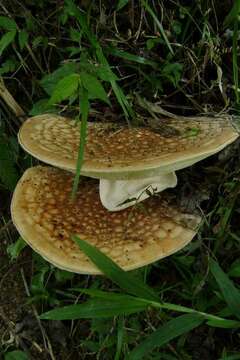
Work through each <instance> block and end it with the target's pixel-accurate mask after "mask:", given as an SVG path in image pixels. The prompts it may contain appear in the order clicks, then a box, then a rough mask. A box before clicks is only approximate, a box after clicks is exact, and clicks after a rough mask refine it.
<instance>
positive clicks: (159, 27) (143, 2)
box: [141, 0, 174, 55]
mask: <svg viewBox="0 0 240 360" xmlns="http://www.w3.org/2000/svg"><path fill="white" fill-rule="evenodd" d="M141 3H142V4H143V6H144V7H145V9H146V10H147V12H148V13H149V14H150V15H151V17H152V18H153V20H154V21H155V23H156V25H157V27H158V29H159V31H160V33H161V35H162V37H163V39H164V41H165V43H166V45H167V47H168V49H169V51H170V52H171V54H172V55H174V52H173V48H172V46H171V44H170V42H169V40H168V38H167V35H166V33H165V31H164V29H163V26H162V24H161V23H160V21H159V20H158V18H157V16H156V14H155V13H154V11H153V10H152V9H151V7H150V6H149V5H148V3H147V1H145V0H141Z"/></svg>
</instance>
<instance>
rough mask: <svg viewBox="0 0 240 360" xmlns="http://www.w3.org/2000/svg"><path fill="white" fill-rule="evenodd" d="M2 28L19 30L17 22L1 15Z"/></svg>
mask: <svg viewBox="0 0 240 360" xmlns="http://www.w3.org/2000/svg"><path fill="white" fill-rule="evenodd" d="M0 28H2V29H4V30H7V31H13V30H17V24H16V23H15V21H14V20H12V19H10V18H8V17H6V16H0Z"/></svg>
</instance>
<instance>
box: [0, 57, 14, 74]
mask: <svg viewBox="0 0 240 360" xmlns="http://www.w3.org/2000/svg"><path fill="white" fill-rule="evenodd" d="M16 67H17V62H16V61H15V60H12V59H8V60H6V61H5V62H4V63H3V64H2V65H1V67H0V75H4V74H7V73H8V72H13V71H14V70H15V69H16Z"/></svg>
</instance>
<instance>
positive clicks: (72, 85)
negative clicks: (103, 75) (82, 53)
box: [49, 74, 80, 105]
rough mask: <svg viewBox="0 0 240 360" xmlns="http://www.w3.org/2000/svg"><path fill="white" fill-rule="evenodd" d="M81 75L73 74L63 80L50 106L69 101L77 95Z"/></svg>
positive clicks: (56, 88) (54, 93)
mask: <svg viewBox="0 0 240 360" xmlns="http://www.w3.org/2000/svg"><path fill="white" fill-rule="evenodd" d="M79 80H80V77H79V74H71V75H68V76H66V77H64V78H63V79H61V80H60V81H59V82H58V83H57V85H56V87H55V89H54V91H53V94H52V96H51V98H50V100H49V105H53V104H57V103H60V102H61V101H63V100H66V99H69V98H70V97H71V96H72V95H73V94H74V93H76V91H77V89H78V87H79Z"/></svg>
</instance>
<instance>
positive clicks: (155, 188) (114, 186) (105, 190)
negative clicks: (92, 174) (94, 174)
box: [99, 172, 177, 211]
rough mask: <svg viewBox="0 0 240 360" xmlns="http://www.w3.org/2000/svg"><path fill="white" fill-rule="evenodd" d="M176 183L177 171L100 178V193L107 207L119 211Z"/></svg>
mask: <svg viewBox="0 0 240 360" xmlns="http://www.w3.org/2000/svg"><path fill="white" fill-rule="evenodd" d="M176 185H177V177H176V174H175V172H171V173H168V174H161V175H158V176H154V177H149V178H144V179H137V180H106V179H100V184H99V193H100V199H101V202H102V204H103V206H104V207H105V208H106V209H108V210H109V211H119V210H123V209H126V208H127V207H129V206H132V205H134V204H136V203H139V202H141V201H143V200H145V199H147V198H148V197H149V196H151V195H153V194H155V193H157V192H160V191H163V190H165V189H167V188H172V187H175V186H176Z"/></svg>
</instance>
